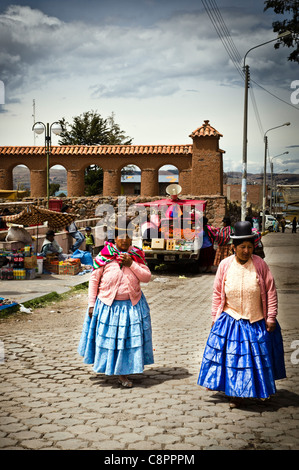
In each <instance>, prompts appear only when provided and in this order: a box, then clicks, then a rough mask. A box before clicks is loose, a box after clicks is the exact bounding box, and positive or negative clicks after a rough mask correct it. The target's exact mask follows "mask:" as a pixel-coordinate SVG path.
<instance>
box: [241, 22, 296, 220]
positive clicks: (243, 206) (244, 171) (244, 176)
mask: <svg viewBox="0 0 299 470" xmlns="http://www.w3.org/2000/svg"><path fill="white" fill-rule="evenodd" d="M290 34H292V33H291V32H290V31H286V32H284V33H282V34H279V35H278V36H277V38H275V39H271V40H270V41H266V42H263V43H262V44H258V45H257V46H254V47H252V48H251V49H249V50H248V51H247V52H246V54H245V56H244V59H243V70H244V73H245V92H244V120H243V159H242V187H241V220H243V221H244V220H245V217H246V203H247V128H248V123H247V121H248V88H249V86H250V85H249V82H250V73H249V65H245V63H246V57H247V55H248V53H249V52H250V51H252V50H253V49H256V48H258V47H261V46H264V45H265V44H269V43H270V42H273V41H277V39H280V38H282V37H285V36H289V35H290Z"/></svg>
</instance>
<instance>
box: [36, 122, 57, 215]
mask: <svg viewBox="0 0 299 470" xmlns="http://www.w3.org/2000/svg"><path fill="white" fill-rule="evenodd" d="M32 130H33V131H34V132H35V133H36V134H42V133H43V132H45V151H46V157H47V208H48V209H49V195H50V180H49V160H50V153H51V133H52V132H53V133H54V134H55V135H60V134H61V133H62V131H63V129H62V127H61V124H60V123H59V122H58V121H55V122H53V123H52V124H51V125H49V123H47V124H44V123H43V122H40V121H39V122H35V123H34V124H33V126H32Z"/></svg>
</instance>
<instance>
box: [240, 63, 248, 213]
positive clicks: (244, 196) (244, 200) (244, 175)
mask: <svg viewBox="0 0 299 470" xmlns="http://www.w3.org/2000/svg"><path fill="white" fill-rule="evenodd" d="M244 68H245V92H244V123H243V162H242V186H241V201H242V202H241V220H242V221H244V220H245V217H246V204H247V121H248V88H249V66H248V65H246V66H245V67H244Z"/></svg>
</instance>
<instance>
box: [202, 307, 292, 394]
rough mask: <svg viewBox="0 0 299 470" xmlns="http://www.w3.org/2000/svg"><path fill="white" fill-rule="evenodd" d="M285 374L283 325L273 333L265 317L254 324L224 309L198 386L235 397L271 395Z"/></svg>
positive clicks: (215, 325)
mask: <svg viewBox="0 0 299 470" xmlns="http://www.w3.org/2000/svg"><path fill="white" fill-rule="evenodd" d="M285 377H286V371H285V363H284V350H283V340H282V335H281V329H280V326H279V324H278V323H277V322H276V328H275V330H274V331H273V332H271V333H269V332H268V331H267V329H266V322H265V320H260V321H258V322H255V323H250V322H249V321H248V320H243V319H241V320H235V319H234V318H232V317H231V316H230V315H228V314H227V313H225V312H223V313H222V314H221V315H220V317H219V318H218V319H217V321H216V322H215V323H214V325H213V327H212V329H211V332H210V335H209V337H208V340H207V344H206V347H205V350H204V354H203V359H202V363H201V367H200V372H199V377H198V382H197V383H198V385H201V386H204V387H207V388H209V389H210V390H215V391H221V392H224V393H225V394H226V395H228V396H231V397H243V398H245V397H246V398H268V397H269V396H270V395H273V394H274V393H275V392H276V387H275V380H279V379H283V378H285Z"/></svg>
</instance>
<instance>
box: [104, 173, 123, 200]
mask: <svg viewBox="0 0 299 470" xmlns="http://www.w3.org/2000/svg"><path fill="white" fill-rule="evenodd" d="M103 172H104V179H103V196H119V195H120V192H121V185H120V170H103Z"/></svg>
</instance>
